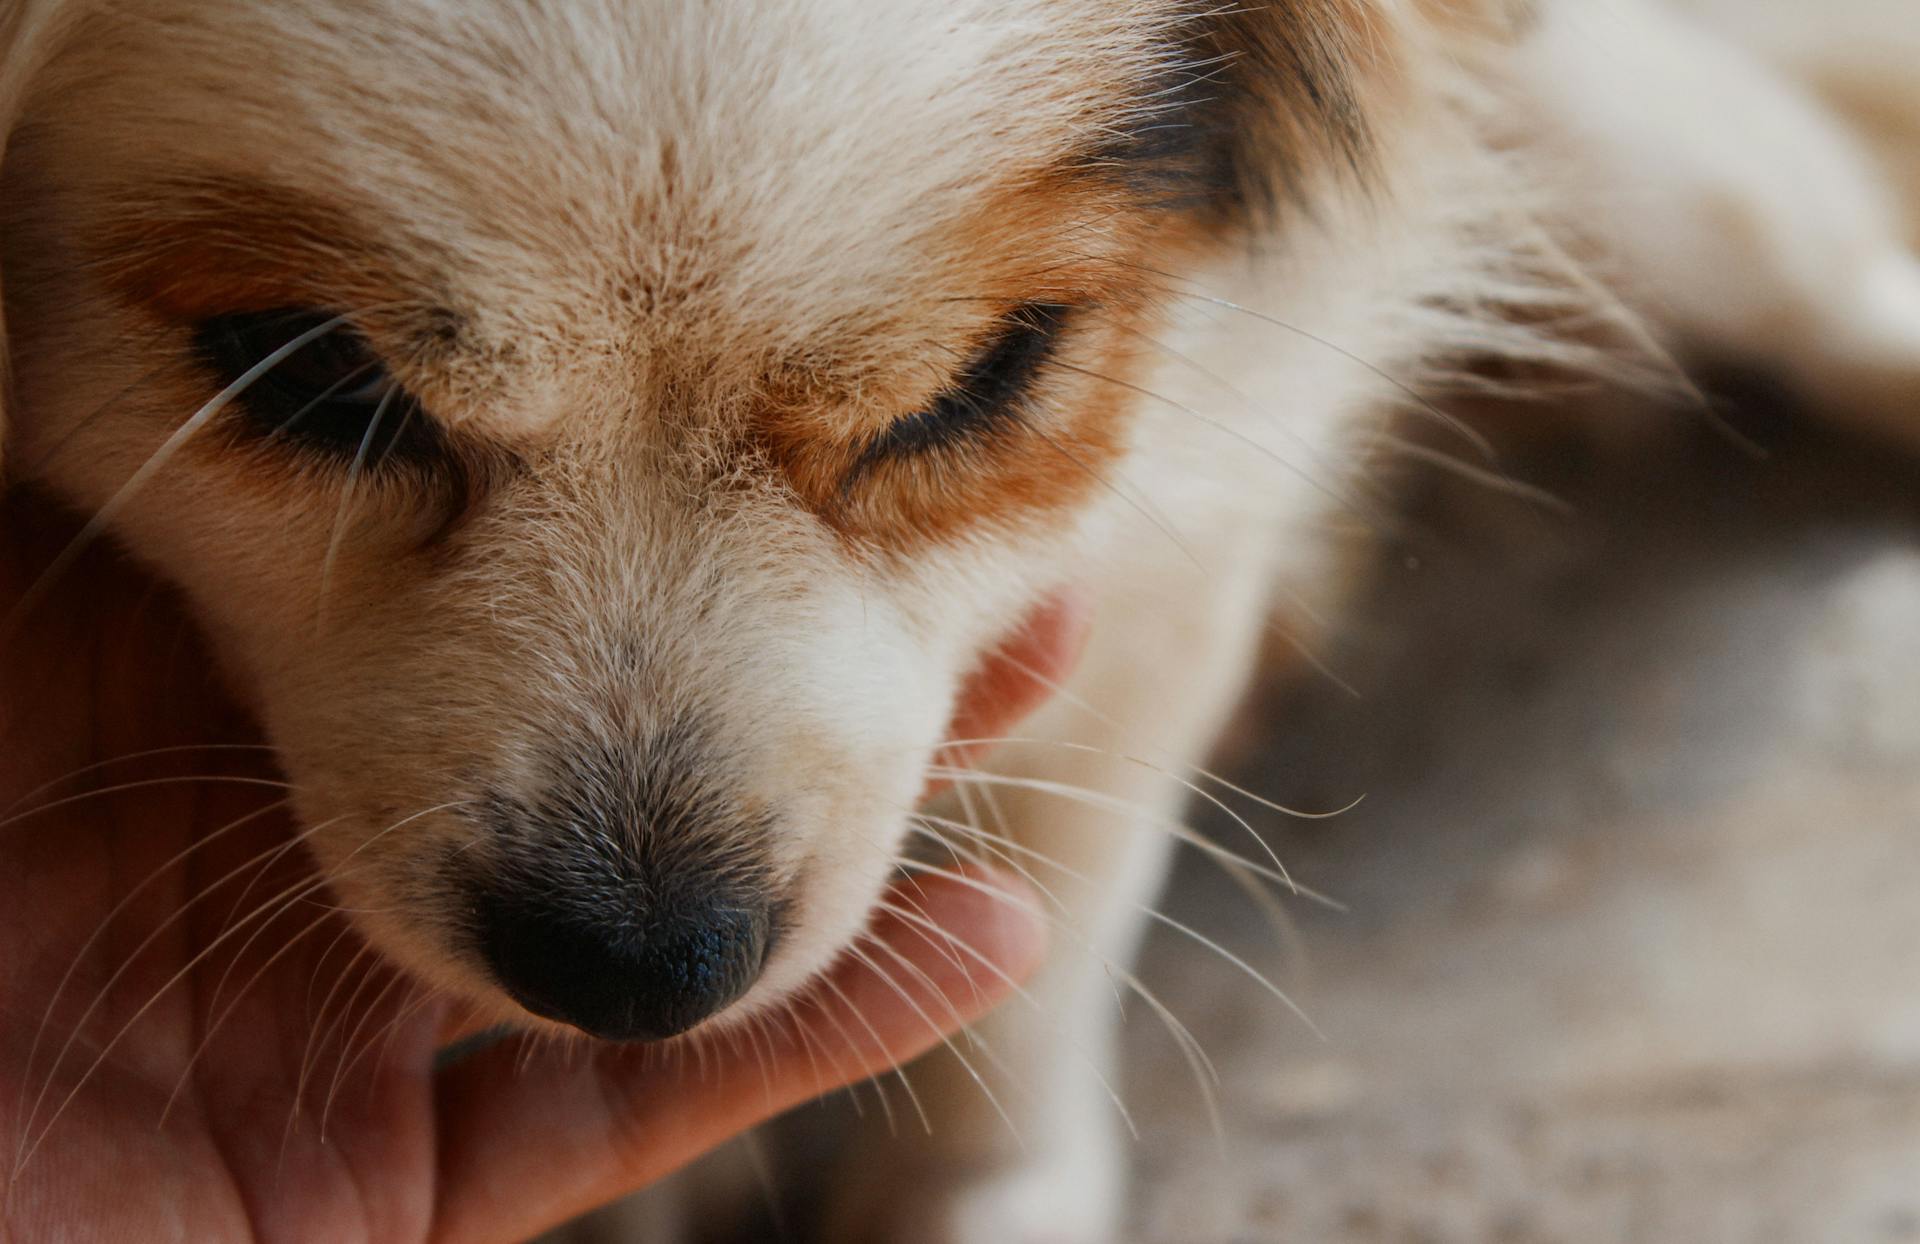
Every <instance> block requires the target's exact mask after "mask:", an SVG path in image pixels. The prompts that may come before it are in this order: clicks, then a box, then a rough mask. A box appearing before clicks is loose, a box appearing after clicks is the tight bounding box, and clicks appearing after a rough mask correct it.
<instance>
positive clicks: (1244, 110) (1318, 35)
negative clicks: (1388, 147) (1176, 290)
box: [1088, 0, 1374, 221]
mask: <svg viewBox="0 0 1920 1244" xmlns="http://www.w3.org/2000/svg"><path fill="white" fill-rule="evenodd" d="M1356 13H1357V10H1355V9H1353V7H1352V4H1351V0H1312V2H1308V0H1281V2H1277V3H1272V4H1267V5H1261V6H1258V7H1251V8H1239V7H1225V6H1211V7H1205V8H1196V9H1195V10H1194V11H1193V12H1192V13H1191V15H1190V16H1189V17H1187V18H1186V19H1185V20H1184V21H1182V22H1181V23H1180V24H1179V25H1178V26H1177V27H1176V28H1175V31H1174V33H1173V34H1172V35H1171V36H1170V37H1169V39H1168V42H1167V48H1166V55H1165V58H1164V61H1163V64H1162V68H1161V69H1160V70H1159V71H1157V72H1156V73H1155V74H1153V75H1152V76H1150V77H1149V78H1148V79H1146V80H1145V81H1143V82H1141V83H1140V84H1139V87H1138V92H1139V96H1140V98H1141V101H1142V102H1141V104H1140V106H1139V109H1138V113H1137V120H1136V121H1135V122H1134V123H1133V124H1132V125H1130V126H1129V127H1127V129H1126V131H1125V132H1124V133H1123V134H1122V135H1121V136H1120V137H1119V138H1118V139H1117V140H1115V141H1113V142H1110V143H1107V144H1104V145H1103V146H1102V147H1101V148H1100V149H1098V150H1096V151H1095V152H1093V153H1092V154H1091V156H1090V158H1089V160H1088V164H1089V166H1090V167H1092V168H1094V169H1097V170H1100V171H1102V172H1104V173H1105V174H1106V175H1108V176H1117V177H1118V178H1119V179H1120V180H1121V182H1122V183H1123V184H1124V185H1125V186H1126V187H1127V189H1128V190H1129V191H1131V192H1133V193H1135V194H1137V195H1139V196H1140V197H1141V198H1142V199H1143V200H1144V201H1145V202H1146V203H1147V204H1148V205H1149V206H1152V207H1155V208H1159V209H1162V210H1170V211H1179V212H1194V213H1201V214H1205V215H1208V216H1212V217H1216V218H1220V219H1224V220H1229V221H1248V220H1257V219H1260V218H1262V217H1267V216H1271V215H1273V214H1274V213H1276V212H1277V211H1278V210H1279V209H1280V208H1281V207H1282V206H1285V205H1289V204H1290V205H1292V206H1296V207H1302V206H1305V204H1306V202H1307V198H1308V195H1309V193H1310V188H1311V187H1312V186H1313V185H1314V183H1315V182H1316V181H1317V180H1318V179H1319V178H1318V174H1319V170H1320V169H1321V168H1323V167H1324V166H1326V165H1328V164H1329V163H1331V164H1333V165H1335V166H1337V167H1338V168H1339V169H1341V170H1342V171H1343V172H1344V173H1345V174H1346V175H1347V176H1349V177H1351V178H1353V179H1354V180H1356V181H1359V182H1362V183H1364V182H1365V181H1366V180H1367V178H1368V175H1369V173H1370V171H1371V167H1372V160H1373V146H1374V144H1373V136H1372V133H1371V128H1370V126H1369V124H1368V119H1367V116H1366V110H1365V109H1364V107H1363V106H1362V104H1361V92H1360V89H1359V85H1358V83H1357V80H1356V75H1357V72H1358V67H1359V64H1360V60H1361V58H1362V56H1363V55H1364V54H1365V53H1364V52H1363V50H1362V47H1361V36H1362V34H1363V30H1362V26H1361V22H1360V20H1359V19H1358V17H1357V16H1356Z"/></svg>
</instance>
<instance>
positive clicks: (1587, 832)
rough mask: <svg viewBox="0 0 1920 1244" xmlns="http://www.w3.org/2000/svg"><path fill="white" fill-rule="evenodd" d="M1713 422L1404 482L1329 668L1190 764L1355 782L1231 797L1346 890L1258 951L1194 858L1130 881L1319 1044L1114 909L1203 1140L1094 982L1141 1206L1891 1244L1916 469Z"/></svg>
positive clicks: (1697, 1237) (1912, 797)
mask: <svg viewBox="0 0 1920 1244" xmlns="http://www.w3.org/2000/svg"><path fill="white" fill-rule="evenodd" d="M1748 405H1749V412H1750V413H1748V414H1745V415H1743V416H1741V417H1743V418H1745V419H1747V420H1748V424H1749V426H1754V425H1753V419H1754V418H1755V417H1756V416H1755V415H1754V414H1752V413H1751V412H1752V411H1764V410H1766V409H1767V408H1768V407H1769V403H1767V402H1764V401H1760V402H1755V403H1749V404H1748ZM1596 414H1597V415H1598V417H1599V418H1601V419H1602V420H1604V419H1605V418H1606V415H1607V412H1606V411H1605V410H1604V409H1602V410H1601V411H1598V412H1596ZM1754 430H1755V434H1756V436H1757V437H1758V438H1759V439H1760V440H1761V441H1763V442H1765V443H1766V444H1768V445H1769V447H1770V449H1771V451H1772V452H1771V454H1770V456H1769V457H1767V458H1765V459H1764V460H1754V459H1752V458H1750V457H1748V456H1746V455H1744V454H1742V453H1741V452H1739V451H1738V450H1737V449H1735V448H1734V447H1733V446H1732V445H1731V444H1730V443H1729V441H1728V440H1727V439H1725V438H1724V437H1719V436H1715V435H1713V434H1712V433H1711V432H1709V431H1706V430H1704V429H1700V428H1698V427H1697V426H1696V429H1695V431H1694V432H1691V433H1682V432H1678V431H1675V432H1673V433H1671V434H1660V435H1654V436H1652V437H1644V438H1643V437H1638V436H1629V437H1625V438H1622V439H1620V440H1617V441H1613V443H1612V445H1611V447H1609V446H1608V444H1606V443H1605V442H1607V441H1608V440H1610V439H1611V438H1606V437H1602V438H1600V439H1599V440H1587V441H1575V440H1572V439H1563V438H1559V437H1554V436H1546V437H1529V438H1527V442H1526V443H1524V444H1522V445H1521V446H1520V448H1519V450H1518V451H1517V453H1515V454H1514V456H1513V457H1512V458H1511V460H1510V469H1511V470H1512V472H1513V473H1514V474H1515V475H1516V476H1519V477H1521V478H1524V479H1526V480H1528V481H1529V482H1534V483H1539V484H1543V485H1545V486H1547V487H1549V488H1550V489H1552V490H1553V491H1555V492H1556V493H1558V494H1559V495H1561V496H1563V497H1565V498H1566V499H1568V500H1570V501H1572V502H1573V503H1574V504H1575V505H1576V507H1577V509H1578V512H1577V514H1576V515H1575V516H1574V517H1572V518H1570V519H1563V518H1559V517H1556V516H1552V515H1544V514H1541V513H1538V512H1536V511H1533V510H1531V509H1529V508H1528V507H1527V506H1526V505H1525V504H1524V503H1520V502H1516V501H1514V500H1511V499H1508V498H1502V497H1500V496H1497V495H1494V494H1492V493H1490V492H1488V491H1487V490H1486V489H1484V488H1478V487H1475V486H1472V485H1469V484H1465V483H1459V482H1454V481H1451V480H1448V479H1446V478H1442V477H1437V476H1436V477H1433V478H1425V479H1422V480H1418V481H1415V483H1414V486H1413V488H1412V489H1411V490H1410V497H1409V500H1408V503H1407V504H1408V506H1409V512H1410V514H1411V515H1412V522H1411V523H1410V524H1409V530H1410V534H1408V535H1406V536H1404V537H1400V538H1396V539H1395V540H1394V541H1392V542H1390V543H1389V544H1388V546H1387V547H1385V548H1384V549H1383V550H1382V552H1381V555H1380V557H1379V559H1378V563H1377V566H1376V570H1375V573H1374V575H1373V577H1372V580H1371V582H1370V585H1369V586H1368V587H1367V589H1366V590H1365V592H1364V594H1363V597H1362V599H1361V601H1360V602H1359V607H1358V609H1357V611H1356V614H1355V616H1354V617H1353V618H1351V619H1349V620H1348V621H1347V622H1345V623H1344V624H1343V632H1342V639H1341V641H1340V642H1339V643H1338V644H1336V645H1334V646H1333V647H1332V648H1331V650H1330V651H1328V652H1327V653H1326V654H1325V655H1326V656H1327V658H1328V660H1329V661H1330V662H1331V664H1332V665H1333V667H1334V668H1335V670H1336V671H1337V672H1338V673H1339V674H1340V675H1341V676H1342V677H1343V678H1344V679H1346V680H1347V681H1348V682H1350V683H1352V684H1353V685H1354V686H1355V687H1356V688H1357V689H1358V690H1359V691H1360V693H1361V694H1360V698H1358V699H1355V698H1352V697H1350V696H1348V695H1345V694H1343V693H1341V692H1339V691H1338V690H1336V689H1335V688H1333V687H1332V686H1330V685H1329V684H1328V682H1327V680H1325V679H1324V678H1319V677H1315V676H1313V675H1311V674H1301V675H1288V674H1284V673H1279V674H1275V675H1274V676H1273V677H1272V678H1271V679H1270V680H1269V685H1267V686H1265V687H1263V688H1262V689H1261V690H1260V692H1259V693H1258V694H1257V695H1256V697H1255V699H1254V701H1253V704H1252V706H1251V707H1250V709H1249V710H1248V713H1247V715H1246V720H1245V721H1244V722H1243V723H1242V727H1241V729H1239V730H1238V731H1237V732H1236V735H1235V739H1234V741H1233V744H1232V748H1231V755H1230V757H1229V758H1228V760H1227V761H1226V765H1227V768H1228V772H1230V773H1231V774H1232V775H1233V776H1234V777H1236V778H1237V779H1238V780H1240V781H1242V782H1245V783H1247V784H1249V785H1251V786H1253V787H1254V788H1255V789H1257V790H1259V791H1261V792H1262V793H1265V794H1269V795H1272V796H1274V797H1275V798H1278V799H1280V800H1282V801H1284V802H1288V803H1291V804H1294V805H1296V806H1307V807H1321V808H1325V807H1337V806H1340V805H1342V804H1345V803H1347V802H1348V801H1349V800H1350V799H1352V798H1353V797H1354V796H1355V795H1359V794H1365V795H1366V797H1367V798H1366V801H1365V802H1364V804H1362V806H1361V807H1360V808H1358V809H1356V810H1355V811H1353V812H1352V813H1350V814H1348V815H1347V816H1344V817H1342V818H1339V819H1338V820H1334V821H1330V822H1312V823H1307V822H1296V823H1288V822H1285V821H1283V820H1281V819H1280V818H1277V817H1272V816H1268V817H1265V818H1262V820H1261V822H1260V823H1261V824H1262V826H1263V828H1264V829H1265V830H1266V831H1267V832H1269V834H1270V840H1271V842H1272V843H1273V845H1274V846H1275V848H1276V849H1277V850H1278V851H1279V852H1280V853H1281V855H1282V857H1283V858H1284V859H1285V861H1286V862H1287V864H1288V866H1289V868H1291V869H1292V870H1293V872H1294V873H1295V874H1296V875H1298V876H1299V877H1300V878H1301V879H1302V880H1303V881H1306V882H1308V883H1310V884H1311V885H1313V886H1315V887H1317V888H1319V889H1321V890H1323V891H1325V892H1328V893H1330V894H1332V895H1333V896H1335V897H1337V898H1338V899H1339V900H1341V902H1343V903H1344V904H1346V905H1347V908H1348V909H1347V910H1346V911H1345V912H1344V913H1336V912H1331V911H1326V910H1320V909H1315V908H1313V907H1311V906H1307V905H1304V904H1300V903H1294V904H1292V907H1291V910H1293V911H1294V913H1295V914H1296V916H1297V919H1298V921H1299V946H1298V947H1297V953H1282V952H1281V951H1280V950H1278V949H1274V948H1273V947H1274V945H1275V943H1274V939H1273V937H1272V936H1271V934H1270V933H1267V932H1266V931H1265V930H1264V928H1263V924H1262V920H1261V917H1260V916H1259V915H1258V913H1257V912H1256V910H1255V909H1254V908H1253V907H1252V906H1251V904H1249V903H1248V902H1246V901H1245V900H1243V899H1239V898H1238V897H1237V894H1236V891H1235V890H1234V888H1233V887H1232V886H1231V884H1230V883H1229V882H1228V881H1227V880H1226V879H1225V878H1224V877H1221V876H1220V875H1218V873H1217V872H1210V871H1209V870H1208V869H1207V868H1206V867H1204V866H1203V865H1202V863H1201V862H1200V861H1198V860H1197V859H1189V860H1188V861H1187V862H1186V866H1185V867H1183V869H1182V871H1181V874H1180V876H1179V877H1178V879H1177V881H1176V883H1175V885H1174V887H1173V889H1172V892H1171V894H1170V897H1169V903H1168V910H1169V911H1170V912H1171V913H1172V914H1173V915H1174V916H1175V917H1176V918H1179V919H1182V920H1186V921H1190V922H1192V923H1193V924H1194V925H1195V926H1196V927H1198V928H1199V929H1200V930H1202V931H1203V932H1205V933H1207V934H1209V935H1210V936H1215V937H1218V938H1220V939H1221V940H1223V941H1225V942H1227V943H1228V944H1230V945H1232V946H1234V947H1235V948H1236V949H1239V950H1241V951H1243V952H1244V953H1246V954H1247V955H1248V957H1249V958H1252V959H1254V960H1255V961H1256V962H1257V963H1258V964H1259V965H1260V966H1261V967H1262V968H1263V969H1264V970H1268V971H1270V972H1272V973H1273V974H1274V975H1275V977H1276V978H1277V979H1279V980H1281V981H1282V982H1283V983H1284V984H1286V985H1287V987H1288V988H1289V990H1290V991H1291V992H1292V993H1293V995H1294V996H1295V997H1296V998H1297V999H1298V1000H1299V1002H1300V1003H1301V1004H1302V1006H1303V1007H1304V1008H1305V1009H1306V1010H1307V1012H1308V1013H1309V1014H1310V1015H1311V1017H1312V1018H1313V1020H1314V1022H1315V1023H1316V1024H1317V1025H1318V1026H1319V1028H1320V1029H1321V1030H1322V1032H1323V1033H1324V1034H1325V1040H1324V1041H1322V1040H1316V1039H1315V1038H1314V1037H1313V1035H1312V1034H1311V1033H1310V1032H1309V1031H1308V1030H1307V1029H1306V1027H1305V1026H1304V1025H1303V1024H1301V1023H1300V1022H1299V1021H1298V1020H1296V1019H1294V1018H1293V1017H1291V1016H1290V1015H1288V1014H1287V1013H1286V1011H1285V1010H1284V1009H1283V1008H1282V1007H1280V1006H1279V1005H1278V1004H1277V1003H1276V1002H1275V1001H1274V1000H1273V999H1272V998H1271V997H1269V996H1267V995H1265V994H1263V993H1262V992H1261V991H1260V990H1259V988H1258V987H1257V986H1254V985H1252V984H1251V983H1250V982H1249V981H1247V980H1246V978H1245V977H1243V976H1241V975H1239V974H1238V973H1237V971H1236V970H1235V969H1234V968H1233V967H1232V966H1230V965H1228V964H1226V963H1223V962H1221V961H1220V960H1218V959H1217V958H1216V957H1214V956H1212V955H1210V954H1208V953H1207V952H1205V951H1204V950H1202V949H1200V948H1198V947H1196V946H1194V945H1193V944H1192V943H1190V942H1183V940H1182V939H1181V938H1179V937H1178V936H1177V935H1174V934H1171V933H1169V932H1168V931H1167V930H1164V929H1163V930H1160V931H1159V932H1158V933H1156V935H1155V938H1154V940H1153V942H1152V944H1151V946H1150V948H1149V951H1148V955H1147V963H1146V966H1145V968H1144V970H1143V972H1142V975H1143V976H1144V977H1145V978H1146V979H1147V980H1148V981H1149V982H1150V983H1152V984H1153V985H1154V986H1155V987H1156V988H1159V989H1161V990H1163V997H1164V998H1165V1000H1166V1002H1167V1003H1168V1005H1169V1006H1170V1007H1171V1008H1172V1009H1173V1010H1174V1011H1176V1012H1177V1013H1178V1014H1180V1015H1181V1016H1183V1017H1185V1018H1186V1019H1187V1020H1188V1022H1189V1023H1190V1024H1191V1026H1192V1027H1193V1029H1194V1030H1195V1031H1196V1033H1197V1034H1198V1035H1199V1037H1200V1039H1201V1041H1202V1042H1203V1043H1204V1044H1205V1045H1206V1047H1207V1048H1208V1049H1209V1051H1210V1052H1211V1053H1212V1054H1213V1056H1214V1057H1215V1059H1216V1060H1217V1061H1218V1063H1219V1066H1220V1073H1221V1078H1222V1081H1223V1083H1224V1084H1225V1085H1226V1086H1227V1088H1226V1091H1225V1092H1223V1094H1222V1101H1223V1110H1224V1113H1225V1128H1224V1131H1225V1134H1226V1141H1225V1144H1224V1146H1223V1145H1222V1144H1221V1143H1220V1142H1219V1141H1218V1140H1217V1139H1216V1138H1215V1136H1214V1134H1213V1132H1212V1130H1211V1128H1210V1126H1209V1124H1208V1121H1207V1118H1206V1116H1205V1113H1204V1111H1203V1110H1202V1109H1201V1108H1200V1106H1199V1101H1198V1094H1197V1093H1196V1092H1195V1091H1194V1088H1193V1077H1192V1076H1191V1074H1190V1073H1189V1072H1188V1071H1187V1070H1186V1068H1185V1065H1184V1064H1183V1063H1182V1062H1181V1060H1180V1058H1179V1055H1178V1053H1177V1052H1176V1050H1175V1048H1174V1045H1173V1043H1172V1041H1171V1040H1169V1039H1168V1038H1167V1037H1166V1036H1165V1035H1164V1034H1163V1033H1161V1032H1159V1031H1158V1030H1157V1029H1156V1028H1155V1027H1154V1026H1153V1024H1152V1020H1151V1016H1150V1015H1148V1014H1147V1013H1146V1012H1145V1009H1144V1008H1136V1010H1137V1011H1138V1012H1139V1014H1137V1015H1135V1016H1134V1017H1133V1019H1132V1021H1131V1023H1130V1025H1129V1027H1130V1034H1129V1071H1128V1074H1129V1080H1128V1090H1129V1094H1130V1096H1131V1097H1132V1098H1133V1099H1134V1103H1135V1108H1136V1113H1137V1114H1138V1115H1139V1116H1141V1118H1142V1120H1143V1124H1144V1128H1143V1130H1144V1131H1145V1140H1144V1143H1143V1144H1142V1145H1141V1147H1140V1153H1141V1156H1142V1157H1143V1159H1144V1160H1145V1162H1146V1166H1147V1177H1146V1178H1145V1179H1144V1180H1143V1181H1142V1183H1141V1185H1140V1188H1141V1193H1140V1204H1139V1207H1138V1210H1137V1213H1136V1219H1137V1221H1138V1222H1139V1223H1140V1224H1141V1234H1142V1238H1144V1239H1147V1240H1151V1241H1155V1242H1156V1244H1162V1242H1164V1244H1213V1242H1218V1244H1229V1242H1232V1244H1239V1242H1242V1241H1247V1242H1251V1241H1315V1242H1348V1241H1351V1242H1354V1244H1360V1242H1373V1241H1394V1242H1403V1241H1404V1242H1406V1244H1416V1242H1417V1244H1456V1242H1457V1244H1469V1242H1471V1244H1481V1242H1488V1241H1497V1242H1500V1244H1532V1242H1542V1244H1544V1242H1547V1241H1565V1242H1569V1244H1589V1242H1600V1241H1636V1242H1639V1241H1657V1242H1665V1241H1674V1242H1685V1244H1710V1242H1716V1241H1738V1242H1741V1244H1747V1242H1753V1244H1794V1242H1799V1241H1808V1242H1819V1244H1838V1242H1843V1241H1862V1242H1868V1241H1875V1242H1886V1244H1893V1242H1897V1241H1906V1240H1920V463H1916V462H1911V461H1905V460H1902V459H1900V458H1899V457H1898V456H1896V455H1891V454H1888V453H1886V452H1883V451H1880V450H1877V449H1874V448H1871V447H1865V446H1859V445H1847V444H1844V443H1841V442H1839V441H1838V440H1837V439H1833V438H1831V437H1829V436H1827V435H1825V434H1823V433H1821V432H1819V431H1818V430H1817V429H1814V428H1811V427H1807V426H1803V425H1801V424H1799V423H1797V422H1795V421H1793V420H1791V419H1785V418H1779V417H1776V416H1764V415H1763V416H1759V423H1758V425H1757V426H1754ZM1213 829H1214V830H1215V831H1216V832H1218V833H1221V834H1224V835H1228V837H1223V838H1222V841H1230V840H1231V838H1230V835H1231V834H1233V833H1235V832H1239V831H1235V830H1232V829H1231V828H1224V827H1221V826H1219V825H1215V826H1213Z"/></svg>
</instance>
